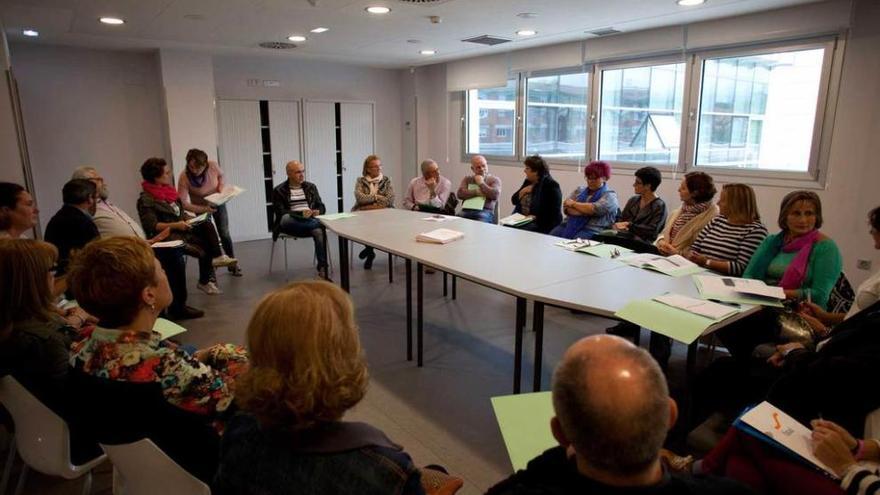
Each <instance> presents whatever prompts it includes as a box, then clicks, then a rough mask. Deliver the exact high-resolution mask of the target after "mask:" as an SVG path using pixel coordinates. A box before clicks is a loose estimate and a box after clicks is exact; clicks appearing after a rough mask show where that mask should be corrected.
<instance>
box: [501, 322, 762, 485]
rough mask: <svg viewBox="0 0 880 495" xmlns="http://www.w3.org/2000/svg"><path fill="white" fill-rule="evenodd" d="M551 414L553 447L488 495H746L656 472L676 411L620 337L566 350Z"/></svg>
mask: <svg viewBox="0 0 880 495" xmlns="http://www.w3.org/2000/svg"><path fill="white" fill-rule="evenodd" d="M553 408H554V410H555V412H556V416H555V417H554V418H553V419H552V420H551V421H550V428H551V430H552V432H553V436H554V437H555V438H556V440H557V441H558V442H559V444H560V446H559V447H554V448H552V449H550V450H548V451H546V452H544V453H543V454H541V455H540V456H539V457H537V458H535V459H533V460H532V461H531V462H529V464H528V466H527V467H526V469H525V470H523V471H519V472H517V473H516V474H514V475H513V476H511V477H510V478H508V479H506V480H504V481H502V482H501V483H499V484H497V485H495V486H494V487H492V488H490V489H489V491H488V494H489V495H502V494H504V495H506V494H548V495H555V494H559V495H562V494H579V495H592V494H606V493H621V494H623V493H626V494H630V495H639V494H649V493H650V494H656V495H662V494H698V493H699V494H710V495H711V494H731V495H732V494H741V493H742V494H744V493H750V492H749V490H748V489H747V488H745V487H743V486H742V485H739V484H738V483H736V482H733V481H729V480H722V479H718V478H713V477H703V476H682V475H677V474H670V473H669V472H668V471H666V470H665V469H664V468H663V465H662V464H661V463H660V447H661V446H662V445H663V441H664V440H665V438H666V433H667V432H668V431H669V428H670V427H671V426H672V425H673V424H674V423H675V419H676V415H677V413H678V409H677V407H676V405H675V401H674V400H672V399H671V398H670V397H669V390H668V388H667V386H666V379H665V378H664V376H663V372H661V371H660V367H659V366H658V365H657V363H656V362H655V361H654V360H653V359H652V358H651V356H650V355H649V354H648V353H647V352H645V351H644V350H642V349H640V348H638V347H636V346H634V345H632V344H631V343H630V342H628V341H626V340H624V339H622V338H620V337H615V336H610V335H597V336H592V337H587V338H584V339H581V340H580V341H579V342H577V343H575V344H574V345H573V346H571V347H570V348H569V349H568V351H567V352H566V353H565V356H564V357H563V359H562V362H561V363H560V364H559V367H558V368H557V369H556V373H555V374H554V376H553Z"/></svg>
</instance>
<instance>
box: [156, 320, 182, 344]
mask: <svg viewBox="0 0 880 495" xmlns="http://www.w3.org/2000/svg"><path fill="white" fill-rule="evenodd" d="M153 331H154V332H158V333H159V335H161V336H162V340H165V339H170V338H171V337H174V336H175V335H180V334H182V333H183V332H186V329H185V328H183V327H182V326H180V325H178V324H177V323H174V322H173V321H170V320H166V319H165V318H156V323H154V324H153Z"/></svg>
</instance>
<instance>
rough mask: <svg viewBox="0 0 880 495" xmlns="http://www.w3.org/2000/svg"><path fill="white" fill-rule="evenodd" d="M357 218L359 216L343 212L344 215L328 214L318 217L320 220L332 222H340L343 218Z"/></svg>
mask: <svg viewBox="0 0 880 495" xmlns="http://www.w3.org/2000/svg"><path fill="white" fill-rule="evenodd" d="M356 216H357V215H355V214H354V213H348V212H342V213H328V214H326V215H318V216H317V218H320V219H321V220H327V221H331V220H339V219H342V218H350V217H356Z"/></svg>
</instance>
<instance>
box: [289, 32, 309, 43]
mask: <svg viewBox="0 0 880 495" xmlns="http://www.w3.org/2000/svg"><path fill="white" fill-rule="evenodd" d="M287 39H289V40H290V41H293V42H299V41H305V40H306V37H305V36H301V35H298V34H292V35H290V36H288V37H287Z"/></svg>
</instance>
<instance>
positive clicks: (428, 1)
mask: <svg viewBox="0 0 880 495" xmlns="http://www.w3.org/2000/svg"><path fill="white" fill-rule="evenodd" d="M398 1H399V2H400V3H408V4H410V5H440V4H441V3H446V2H451V1H452V0H398Z"/></svg>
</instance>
